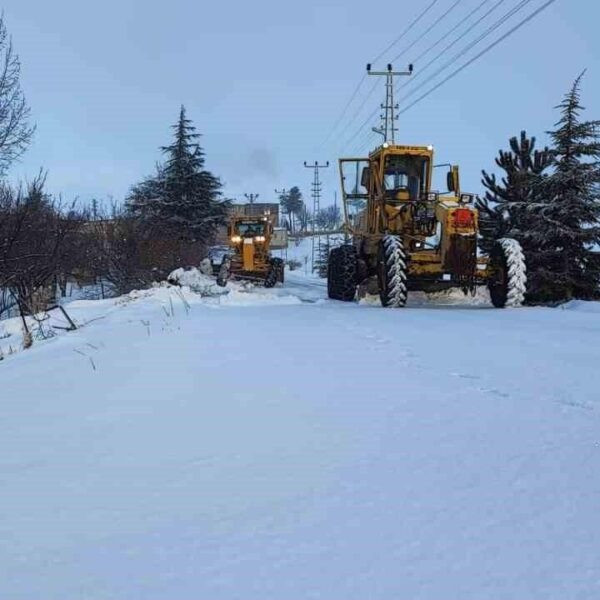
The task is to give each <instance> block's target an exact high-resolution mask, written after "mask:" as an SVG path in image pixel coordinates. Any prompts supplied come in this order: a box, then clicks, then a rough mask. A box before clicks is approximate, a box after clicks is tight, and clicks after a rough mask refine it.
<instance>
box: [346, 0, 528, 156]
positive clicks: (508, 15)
mask: <svg viewBox="0 0 600 600" xmlns="http://www.w3.org/2000/svg"><path fill="white" fill-rule="evenodd" d="M505 1H506V0H498V1H497V2H496V3H495V4H494V5H493V6H492V7H491V8H490V9H489V10H488V11H486V12H485V13H484V14H483V15H482V16H481V17H480V18H479V19H477V21H475V22H474V23H473V24H472V25H470V26H469V28H468V29H467V30H466V31H464V32H463V33H462V34H460V35H459V36H458V37H457V38H456V39H454V40H453V41H452V42H451V43H450V44H448V45H447V46H446V47H445V48H444V49H443V50H442V51H441V52H439V53H438V54H437V55H436V56H435V57H434V58H433V59H432V60H430V61H429V62H428V63H427V64H426V65H425V66H424V67H423V68H422V69H420V70H419V71H418V73H416V74H415V75H414V77H413V80H415V79H418V78H419V77H420V76H421V75H422V74H423V72H424V71H426V70H427V69H428V68H429V67H430V66H431V65H432V64H434V63H435V62H437V60H438V59H439V58H440V57H442V56H443V55H444V54H445V53H446V52H447V51H448V50H449V49H450V48H452V47H454V46H455V45H456V44H457V43H458V42H460V41H461V40H462V39H464V38H465V37H466V36H467V35H468V34H469V33H470V32H471V31H473V29H475V27H477V26H478V25H479V24H480V23H481V22H482V21H483V20H484V19H485V18H486V17H488V16H489V15H490V14H491V13H492V12H493V11H494V10H496V9H497V8H498V7H499V6H500V5H502V4H503V3H504V2H505ZM531 1H532V0H521V2H520V3H518V4H517V5H515V6H514V7H513V8H512V9H510V10H509V11H508V12H506V13H505V14H504V15H503V16H502V17H501V18H500V19H498V20H497V21H496V22H495V23H494V24H493V25H491V26H490V27H488V29H487V30H486V31H485V32H484V33H483V34H481V35H480V36H479V37H478V38H477V39H476V40H474V41H473V42H470V43H469V44H468V45H467V46H465V48H463V49H462V50H461V51H460V52H459V53H458V54H456V55H455V56H454V57H453V58H451V59H450V60H449V61H447V62H446V63H445V64H444V65H443V66H442V67H440V68H439V69H438V70H437V71H436V72H435V73H434V74H433V75H431V76H429V77H428V78H427V79H426V80H425V81H424V82H423V83H422V84H420V85H418V86H417V87H416V88H415V89H413V90H412V91H411V92H409V93H408V94H405V95H404V96H403V97H402V98H401V99H400V102H402V101H404V100H406V99H407V98H409V97H410V96H412V95H413V94H414V93H416V92H417V91H418V90H420V89H422V88H423V86H425V85H426V84H427V83H429V82H430V81H431V80H432V79H435V78H436V77H437V76H438V75H440V74H441V73H442V72H443V71H444V70H446V69H447V68H448V67H450V66H452V64H454V63H455V62H456V61H457V60H458V59H460V58H461V57H462V56H464V55H465V54H466V53H467V52H468V51H469V50H470V49H471V48H473V47H474V46H476V45H477V44H478V43H480V42H481V41H483V40H484V39H485V38H486V37H488V36H490V35H491V34H492V33H493V32H494V31H495V30H496V29H498V27H500V26H501V25H502V24H504V23H505V22H506V21H507V20H508V19H510V18H511V17H512V16H513V15H515V14H516V13H517V12H518V11H519V10H521V9H522V8H523V7H524V6H526V5H527V4H529V2H531ZM482 6H483V4H481V5H479V6H478V7H477V9H480V8H481V7H482ZM472 14H473V12H471V13H470V15H472ZM470 15H469V16H470ZM454 29H456V28H454ZM411 83H412V81H408V82H407V83H406V84H404V85H403V86H402V87H401V88H400V89H402V88H403V87H406V86H407V85H410V84H411ZM376 112H377V110H375V111H374V112H373V113H371V115H370V117H369V119H367V121H368V120H370V119H371V118H373V115H374V114H375V113H376ZM399 114H401V113H399ZM361 129H364V124H363V125H362V126H361ZM355 137H358V134H357V135H356V136H355ZM363 145H364V144H363ZM361 147H362V146H361Z"/></svg>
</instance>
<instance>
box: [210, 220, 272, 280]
mask: <svg viewBox="0 0 600 600" xmlns="http://www.w3.org/2000/svg"><path fill="white" fill-rule="evenodd" d="M227 233H228V238H229V246H230V252H229V253H228V254H226V255H225V256H224V258H223V262H222V263H221V267H220V269H219V273H218V275H217V284H218V285H220V286H225V285H226V283H227V281H228V280H229V279H230V278H233V279H243V280H250V281H258V282H261V283H263V284H264V286H265V287H267V288H269V287H273V286H274V285H275V284H276V283H277V282H281V283H283V276H284V264H283V261H282V260H281V259H280V258H275V257H272V256H271V253H270V247H271V237H272V235H273V224H272V222H271V220H270V218H269V217H268V216H264V217H245V216H244V217H242V216H234V217H232V218H231V220H230V222H229V226H228V231H227Z"/></svg>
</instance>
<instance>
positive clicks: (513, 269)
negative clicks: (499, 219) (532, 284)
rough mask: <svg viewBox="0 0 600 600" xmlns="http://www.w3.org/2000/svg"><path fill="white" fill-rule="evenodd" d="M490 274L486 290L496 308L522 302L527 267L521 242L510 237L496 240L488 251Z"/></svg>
mask: <svg viewBox="0 0 600 600" xmlns="http://www.w3.org/2000/svg"><path fill="white" fill-rule="evenodd" d="M489 265H490V270H491V276H490V279H489V280H488V290H489V292H490V298H491V300H492V304H493V305H494V306H495V307H496V308H515V307H519V306H521V305H522V304H523V301H524V299H525V291H526V286H527V268H526V265H525V256H524V254H523V249H522V248H521V244H519V242H517V240H513V239H511V238H503V239H500V240H498V241H497V242H496V243H495V244H494V247H493V248H492V251H491V252H490V263H489Z"/></svg>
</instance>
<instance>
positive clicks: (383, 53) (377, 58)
mask: <svg viewBox="0 0 600 600" xmlns="http://www.w3.org/2000/svg"><path fill="white" fill-rule="evenodd" d="M438 1H439V0H433V2H432V3H431V4H430V5H429V6H427V7H426V8H425V9H424V10H423V11H422V12H421V13H420V14H419V15H418V16H417V17H416V18H415V19H414V20H413V21H412V22H411V23H410V25H408V26H407V27H406V29H405V30H404V31H403V32H402V33H401V34H400V35H399V36H398V37H397V38H396V39H395V40H394V41H393V42H392V43H391V44H389V46H388V47H387V48H386V49H385V50H382V51H381V52H380V53H379V54H378V55H377V56H376V57H375V58H374V59H373V60H372V61H371V63H376V62H378V61H379V60H380V59H381V58H382V57H383V56H385V55H386V54H387V53H388V52H389V51H390V50H391V49H392V48H393V47H394V46H395V45H396V44H397V43H398V42H401V41H402V40H403V39H404V38H405V37H406V35H407V34H408V32H409V31H411V30H412V29H413V27H414V26H415V25H416V24H417V23H419V21H420V20H421V19H422V18H423V17H424V16H425V15H426V14H427V13H428V12H429V11H430V10H431V9H432V8H433V7H434V6H435V5H436V4H437V3H438Z"/></svg>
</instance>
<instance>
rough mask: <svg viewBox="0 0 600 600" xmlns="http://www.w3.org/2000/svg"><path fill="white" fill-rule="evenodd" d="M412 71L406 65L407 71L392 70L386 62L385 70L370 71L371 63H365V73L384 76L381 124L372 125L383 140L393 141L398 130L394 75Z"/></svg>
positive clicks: (403, 74) (407, 75)
mask: <svg viewBox="0 0 600 600" xmlns="http://www.w3.org/2000/svg"><path fill="white" fill-rule="evenodd" d="M412 72H413V66H412V65H409V66H408V71H394V70H393V69H392V65H391V64H388V66H387V71H371V65H370V64H368V65H367V73H368V74H369V75H375V76H378V77H385V104H382V105H381V108H382V110H383V113H382V114H381V124H382V126H381V127H379V128H377V127H373V131H374V132H375V133H378V134H380V135H382V136H383V141H384V142H391V143H392V144H394V143H395V133H396V131H398V128H397V127H396V120H397V119H398V117H397V116H396V114H395V111H396V110H397V109H398V105H397V104H394V77H399V76H402V77H410V76H411V75H412Z"/></svg>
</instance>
